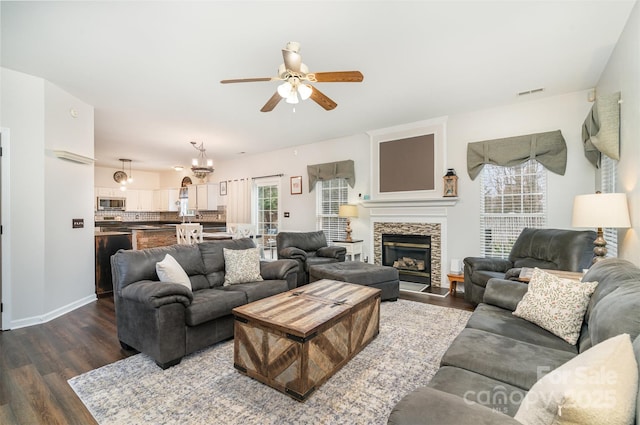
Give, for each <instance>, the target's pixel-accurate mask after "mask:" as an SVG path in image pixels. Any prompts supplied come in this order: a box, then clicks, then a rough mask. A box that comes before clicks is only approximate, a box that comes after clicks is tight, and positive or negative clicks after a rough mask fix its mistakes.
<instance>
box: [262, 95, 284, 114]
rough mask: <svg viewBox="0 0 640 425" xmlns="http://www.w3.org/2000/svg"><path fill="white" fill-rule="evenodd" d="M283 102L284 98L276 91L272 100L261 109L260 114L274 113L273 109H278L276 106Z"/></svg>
mask: <svg viewBox="0 0 640 425" xmlns="http://www.w3.org/2000/svg"><path fill="white" fill-rule="evenodd" d="M281 100H282V96H280V95H279V94H278V92H277V91H276V92H275V93H274V94H273V96H271V99H269V100H267V103H265V104H264V106H263V107H262V109H260V112H270V111H273V108H275V107H276V105H277V104H278V103H279V102H280V101H281Z"/></svg>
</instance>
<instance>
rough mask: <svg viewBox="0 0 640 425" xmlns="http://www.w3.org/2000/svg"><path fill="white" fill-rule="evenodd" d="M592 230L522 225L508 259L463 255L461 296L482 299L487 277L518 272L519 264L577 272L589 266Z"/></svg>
mask: <svg viewBox="0 0 640 425" xmlns="http://www.w3.org/2000/svg"><path fill="white" fill-rule="evenodd" d="M595 239H596V232H594V231H592V230H564V229H533V228H525V229H524V230H523V231H522V232H521V233H520V235H519V236H518V239H516V241H515V243H514V244H513V247H512V248H511V252H510V253H509V258H508V259H503V258H490V257H467V258H465V259H464V261H463V262H464V299H465V300H466V301H468V302H471V303H473V304H479V303H481V302H482V297H483V295H484V291H485V287H486V286H487V282H488V281H489V279H493V278H500V279H505V278H506V279H509V278H510V277H514V276H516V277H517V276H518V274H519V272H520V269H521V268H522V267H539V268H541V269H551V270H566V271H573V272H579V271H582V269H587V268H589V266H591V260H592V258H593V241H594V240H595Z"/></svg>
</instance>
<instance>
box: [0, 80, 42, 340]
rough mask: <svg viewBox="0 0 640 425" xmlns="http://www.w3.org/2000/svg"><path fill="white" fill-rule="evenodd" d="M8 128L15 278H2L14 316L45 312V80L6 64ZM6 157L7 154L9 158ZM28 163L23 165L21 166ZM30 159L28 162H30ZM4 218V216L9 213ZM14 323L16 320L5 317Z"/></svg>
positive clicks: (4, 100) (5, 124) (4, 124)
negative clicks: (8, 293) (10, 68)
mask: <svg viewBox="0 0 640 425" xmlns="http://www.w3.org/2000/svg"><path fill="white" fill-rule="evenodd" d="M0 73H1V75H0V78H2V100H1V102H2V127H6V128H9V129H10V131H11V153H10V157H9V160H10V161H11V164H10V168H11V176H10V179H11V181H10V187H11V188H10V190H11V199H6V198H3V199H2V202H9V203H10V210H11V213H10V214H11V216H10V219H11V222H9V223H6V222H3V223H2V224H3V226H4V229H5V235H4V236H3V237H9V238H10V241H11V252H10V255H11V257H10V259H11V265H10V270H11V274H10V276H9V279H10V281H9V282H7V281H6V280H4V281H3V282H2V285H3V290H4V291H8V290H10V295H11V298H10V299H9V300H7V299H4V302H5V304H6V303H9V304H8V305H6V307H7V309H9V310H10V312H9V315H10V317H9V320H10V321H13V320H15V319H17V318H26V317H32V316H36V315H38V314H42V312H43V311H44V299H45V297H46V294H45V285H44V276H45V275H44V255H45V251H44V237H45V228H44V213H45V211H44V180H45V171H44V81H43V80H42V79H39V78H34V77H31V76H29V75H26V74H22V73H19V72H14V71H11V70H8V69H5V68H1V69H0ZM3 161H5V159H3ZM21 164H22V166H21ZM26 164H28V166H25V165H26ZM3 220H4V218H3ZM3 326H4V327H6V328H8V327H10V326H11V323H10V322H9V323H7V322H6V321H4V320H3Z"/></svg>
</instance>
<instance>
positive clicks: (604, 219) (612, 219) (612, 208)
mask: <svg viewBox="0 0 640 425" xmlns="http://www.w3.org/2000/svg"><path fill="white" fill-rule="evenodd" d="M572 226H573V227H596V228H597V229H598V236H597V237H596V240H595V241H594V242H593V245H594V248H593V263H596V262H598V261H600V260H603V259H604V258H605V257H606V255H607V246H606V245H607V242H606V241H605V240H604V236H603V234H602V228H603V227H617V228H625V227H631V222H630V220H629V208H628V206H627V195H626V194H624V193H600V192H597V193H593V194H588V195H578V196H576V197H575V198H574V200H573V220H572Z"/></svg>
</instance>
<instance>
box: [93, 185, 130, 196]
mask: <svg viewBox="0 0 640 425" xmlns="http://www.w3.org/2000/svg"><path fill="white" fill-rule="evenodd" d="M94 193H95V195H96V196H95V197H96V198H97V197H98V196H103V197H107V198H122V197H123V196H124V192H123V191H121V190H120V188H119V187H96V188H95V189H94Z"/></svg>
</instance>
